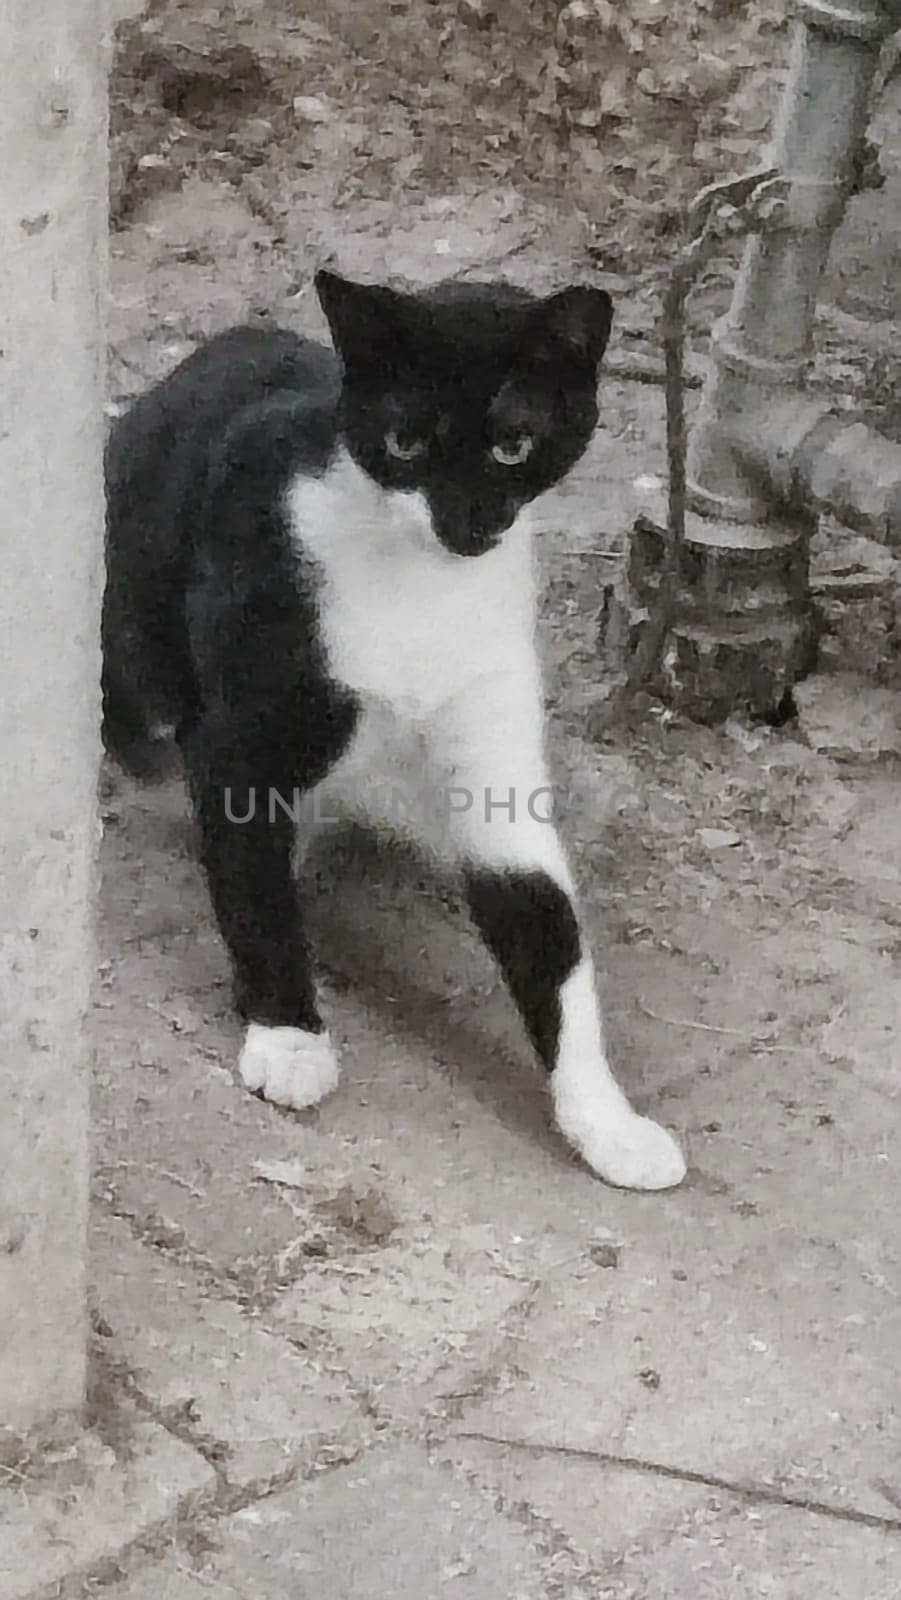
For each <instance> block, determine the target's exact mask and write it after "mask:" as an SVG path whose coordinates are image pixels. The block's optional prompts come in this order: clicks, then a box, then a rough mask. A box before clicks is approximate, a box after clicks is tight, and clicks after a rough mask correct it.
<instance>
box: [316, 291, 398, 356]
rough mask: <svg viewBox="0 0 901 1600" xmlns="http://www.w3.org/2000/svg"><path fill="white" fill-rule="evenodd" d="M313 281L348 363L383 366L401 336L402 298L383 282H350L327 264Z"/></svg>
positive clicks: (342, 354) (336, 345)
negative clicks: (331, 269) (327, 267)
mask: <svg viewBox="0 0 901 1600" xmlns="http://www.w3.org/2000/svg"><path fill="white" fill-rule="evenodd" d="M313 282H314V284H315V286H316V293H317V295H318V296H319V304H320V305H321V307H322V309H323V311H324V312H325V315H326V317H327V318H328V325H329V328H330V329H331V333H332V339H333V340H334V343H335V348H336V349H337V351H338V353H339V355H340V356H341V358H342V360H343V362H344V364H345V366H346V367H353V368H355V369H357V370H359V369H360V368H363V367H368V366H382V365H384V362H385V360H386V357H387V356H388V355H389V354H390V353H391V352H392V351H393V352H395V353H396V350H397V346H398V343H399V342H400V341H401V339H402V335H403V317H402V304H403V302H402V297H401V296H400V295H399V294H396V293H395V291H394V290H393V289H388V288H385V287H383V286H382V285H381V284H368V283H351V282H350V281H349V279H347V278H342V277H340V276H339V274H338V273H337V272H329V271H327V270H326V268H324V267H323V268H321V269H320V270H319V271H318V272H317V273H316V276H315V278H314V280H313Z"/></svg>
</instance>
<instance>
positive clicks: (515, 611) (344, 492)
mask: <svg viewBox="0 0 901 1600" xmlns="http://www.w3.org/2000/svg"><path fill="white" fill-rule="evenodd" d="M289 510H290V518H291V529H292V537H293V538H294V540H295V541H296V544H297V546H298V548H300V549H301V550H302V551H303V552H304V554H305V555H306V556H307V557H308V558H311V559H312V560H313V562H314V563H315V566H316V570H317V576H318V609H319V627H320V631H321V637H322V640H323V644H324V647H325V651H326V659H327V664H328V670H329V673H330V675H331V676H332V677H333V678H335V679H336V680H337V681H339V682H341V683H343V684H345V685H346V686H347V687H348V688H350V689H351V690H353V692H354V693H355V694H356V696H357V697H358V699H359V701H360V705H361V710H362V715H361V717H360V721H359V725H358V729H357V733H356V736H355V738H354V741H353V743H352V745H351V748H350V749H349V750H348V751H347V752H346V754H345V756H344V758H343V759H342V761H341V762H340V764H339V766H338V767H337V768H335V769H334V770H333V771H332V773H330V774H329V776H328V778H327V780H326V782H325V783H324V784H323V786H322V787H321V790H320V791H319V799H320V801H324V802H325V805H324V807H323V814H325V812H326V811H327V812H329V813H331V812H332V811H334V812H335V813H337V814H345V813H350V814H353V815H360V814H362V815H364V816H366V817H367V818H368V819H369V820H371V821H374V822H376V823H382V824H384V825H386V826H389V827H396V825H397V820H398V816H406V815H407V813H408V812H409V815H410V818H411V819H416V818H418V825H416V826H414V827H413V830H412V831H414V832H416V834H417V835H418V836H419V837H420V839H422V840H423V842H430V843H436V844H437V842H438V841H437V840H436V839H435V838H434V831H435V830H434V829H433V828H432V827H426V828H424V827H423V816H422V805H421V803H420V796H421V793H422V790H423V788H426V789H428V788H429V786H430V785H433V784H434V783H439V784H440V783H441V782H442V781H446V773H447V771H448V770H449V769H450V768H451V767H452V766H453V760H452V758H450V757H449V756H448V751H447V747H446V741H447V739H448V738H449V737H450V735H449V732H448V730H449V729H451V728H453V729H454V730H455V734H454V736H455V738H457V739H459V730H460V728H461V725H462V726H463V727H464V728H465V730H466V733H465V742H466V744H467V745H469V746H472V745H473V744H475V745H480V744H481V743H482V741H485V743H486V744H487V745H489V746H490V745H492V744H494V745H496V744H497V742H498V741H500V742H501V743H503V740H504V738H505V737H506V738H509V739H510V740H512V741H514V742H519V740H520V738H521V735H522V734H523V732H524V731H525V732H526V733H527V739H526V742H527V743H529V744H532V743H533V741H534V740H535V739H536V738H537V740H538V741H539V742H540V732H539V730H538V729H537V728H536V727H535V724H536V722H540V720H541V695H540V678H539V670H538V665H537V658H536V653H535V640H534V625H535V586H534V577H533V563H532V542H531V533H530V528H529V525H528V520H527V518H526V517H525V516H522V517H521V518H519V519H518V520H517V523H516V524H514V525H513V526H512V527H511V528H510V529H508V531H507V533H506V534H505V535H504V537H503V539H502V540H501V542H500V544H499V545H497V546H496V547H495V548H494V549H493V550H490V551H488V552H486V554H484V555H481V556H475V557H468V558H467V557H460V556H455V555H452V554H451V553H450V552H448V551H446V550H444V549H443V547H442V546H441V545H440V544H439V542H438V540H437V539H436V537H435V534H434V532H433V529H432V525H431V518H430V515H429V511H428V506H427V503H426V501H425V499H424V497H423V496H422V495H420V494H418V493H414V494H399V493H393V492H390V491H386V490H382V489H380V488H379V486H378V485H377V484H375V483H373V482H372V480H371V479H370V478H369V477H367V475H366V474H365V473H364V472H363V471H362V470H361V469H360V468H359V467H357V466H356V464H355V463H354V462H353V461H352V460H351V459H350V458H349V457H348V456H347V455H346V454H344V455H342V456H341V457H339V459H338V460H337V462H336V463H335V465H334V466H333V467H332V468H331V470H330V471H329V472H328V474H326V475H325V476H324V477H322V478H318V479H298V480H297V481H296V482H295V483H294V485H293V486H292V488H291V491H290V495H289ZM499 689H500V698H501V699H502V701H503V702H504V704H505V705H506V706H508V707H509V706H513V707H514V708H516V709H515V711H514V714H513V715H510V716H504V717H500V718H499V717H496V716H494V715H493V714H492V711H491V705H492V703H496V702H497V700H498V695H499ZM519 708H522V715H521V716H520V715H519V714H517V713H518V710H519ZM498 722H500V723H501V726H498ZM523 724H528V728H527V729H524V728H523ZM504 765H505V770H506V768H508V767H509V766H510V765H511V763H510V762H507V763H505V764H504ZM411 797H412V798H411ZM400 831H402V832H405V833H407V832H409V831H411V829H410V827H408V826H404V825H402V826H401V827H400ZM439 832H440V829H439Z"/></svg>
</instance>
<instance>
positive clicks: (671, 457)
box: [625, 167, 790, 693]
mask: <svg viewBox="0 0 901 1600" xmlns="http://www.w3.org/2000/svg"><path fill="white" fill-rule="evenodd" d="M789 187H790V186H789V184H788V181H787V180H786V179H785V178H783V177H782V175H781V174H780V172H779V170H778V168H776V167H761V168H759V169H757V170H756V171H753V172H748V173H745V175H744V176H743V177H740V178H730V179H726V180H725V181H720V182H718V183H709V184H706V185H705V187H704V188H703V189H701V190H700V191H699V192H698V194H697V195H696V196H695V198H694V200H693V201H692V202H691V204H690V206H689V208H688V213H687V217H686V239H685V242H684V244H683V245H682V247H681V249H680V251H679V254H678V256H677V257H676V263H675V266H674V268H673V272H672V276H671V278H670V281H669V284H668V286H667V290H666V294H665V295H664V300H663V348H664V355H665V361H666V451H667V472H668V491H669V492H668V518H667V533H668V535H669V537H668V540H667V550H666V560H665V562H664V568H663V572H662V575H661V580H660V586H659V588H658V591H657V595H656V607H655V615H654V616H652V617H649V618H648V621H647V625H646V627H645V628H644V630H643V632H642V636H641V640H640V643H639V645H638V648H637V649H636V651H635V654H634V656H633V658H632V661H631V663H630V666H629V670H628V674H627V680H626V685H625V689H626V693H634V692H635V691H636V690H638V689H640V688H641V686H642V685H643V684H645V683H647V682H649V681H650V680H651V679H652V678H653V677H654V676H655V674H656V672H657V669H658V667H659V665H660V659H661V655H662V651H663V647H664V643H665V640H666V635H667V632H668V630H669V627H670V624H671V621H672V617H673V611H674V606H675V599H676V584H677V579H678V571H679V561H680V556H681V551H682V547H683V544H684V542H685V506H686V470H685V466H686V454H687V443H688V441H687V432H686V424H685V370H684V369H685V305H686V302H687V300H688V296H689V294H690V293H691V290H692V287H693V285H694V283H695V281H696V280H697V277H698V274H699V273H700V272H701V270H702V268H703V267H704V265H705V264H706V262H707V261H708V260H709V259H710V257H711V256H712V255H713V254H714V253H715V252H716V250H717V248H718V247H719V246H720V245H722V244H723V243H724V242H725V240H727V239H733V238H737V237H741V236H743V235H744V234H747V233H752V232H756V231H759V230H760V229H761V228H764V227H766V226H767V225H768V223H769V221H770V220H771V219H773V217H774V215H775V214H776V210H777V208H778V207H780V206H782V205H784V204H785V202H786V198H787V191H788V189H789Z"/></svg>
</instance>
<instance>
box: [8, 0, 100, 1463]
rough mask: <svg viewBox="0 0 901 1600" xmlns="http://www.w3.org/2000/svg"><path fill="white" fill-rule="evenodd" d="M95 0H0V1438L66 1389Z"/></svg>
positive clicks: (80, 1069)
mask: <svg viewBox="0 0 901 1600" xmlns="http://www.w3.org/2000/svg"><path fill="white" fill-rule="evenodd" d="M104 29H105V6H104V5H103V3H102V0H40V4H37V3H36V0H0V63H2V67H3V74H2V76H3V93H2V95H0V150H2V151H3V159H2V162H0V1445H2V1442H3V1438H4V1433H5V1431H6V1430H12V1431H13V1432H21V1431H25V1430H26V1429H28V1428H30V1427H33V1426H34V1425H36V1424H39V1423H40V1424H44V1423H48V1422H50V1421H51V1420H52V1419H53V1418H54V1417H56V1416H58V1415H59V1414H61V1413H67V1412H72V1411H73V1410H75V1409H77V1408H78V1407H79V1405H80V1404H81V1402H82V1399H83V1396H84V1386H85V1331H86V1329H85V1232H86V1228H85V1224H86V1214H87V1194H88V1076H89V1074H88V1045H87V1040H86V1031H85V1013H86V1008H87V1002H88V990H89V981H90V977H91V972H92V968H93V965H94V958H93V945H92V928H91V920H92V919H91V902H92V888H93V863H94V855H95V847H96V840H97V814H96V779H97V767H98V760H99V707H100V691H99V610H100V598H101V580H102V567H103V553H102V552H103V482H102V443H103V396H104V387H105V382H104V365H105V361H104V338H103V331H102V330H103V302H104V298H105V287H106V277H105V264H106V210H107V196H106V188H107V183H106V169H107V133H106V103H107V96H106V47H105V43H104Z"/></svg>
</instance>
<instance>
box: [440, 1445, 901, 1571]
mask: <svg viewBox="0 0 901 1600" xmlns="http://www.w3.org/2000/svg"><path fill="white" fill-rule="evenodd" d="M441 1454H442V1455H446V1456H447V1457H449V1458H450V1459H451V1460H453V1461H454V1462H455V1463H456V1464H457V1466H458V1467H459V1468H460V1470H462V1471H464V1472H466V1473H467V1474H468V1475H469V1476H470V1477H472V1478H474V1479H475V1480H477V1481H478V1482H479V1483H480V1484H482V1485H483V1486H484V1487H485V1488H487V1489H489V1490H491V1491H492V1492H494V1493H497V1494H498V1495H500V1496H501V1497H502V1498H503V1501H504V1503H505V1504H519V1505H522V1506H525V1507H527V1508H528V1511H529V1513H533V1514H535V1515H537V1516H538V1517H541V1518H545V1519H547V1520H548V1522H549V1523H550V1524H551V1525H552V1526H553V1527H554V1528H556V1529H559V1530H560V1532H561V1534H562V1536H563V1537H565V1538H567V1539H568V1540H569V1541H570V1542H571V1543H572V1544H573V1545H574V1546H576V1547H577V1548H578V1550H579V1552H580V1553H581V1554H583V1555H584V1556H585V1558H586V1560H587V1562H588V1563H589V1565H590V1570H591V1572H592V1574H593V1576H594V1577H595V1579H596V1580H597V1582H598V1585H599V1587H600V1592H601V1593H602V1594H603V1595H604V1596H605V1597H609V1600H677V1597H678V1600H682V1597H683V1596H689V1595H690V1596H692V1597H694V1600H725V1597H728V1600H763V1597H772V1600H848V1597H849V1596H854V1597H857V1596H861V1597H863V1596H865V1597H866V1600H897V1596H898V1594H899V1592H901V1529H883V1528H874V1527H866V1526H861V1525H855V1524H853V1523H848V1522H845V1521H842V1520H838V1519H834V1518H831V1517H822V1516H816V1515H812V1514H810V1513H809V1512H807V1511H802V1510H797V1509H795V1508H791V1507H786V1506H777V1505H766V1504H759V1503H754V1502H752V1501H748V1500H745V1499H742V1498H740V1497H736V1496H733V1495H729V1494H727V1493H724V1492H723V1491H721V1490H715V1489H712V1488H710V1487H707V1486H704V1485H699V1484H688V1483H679V1482H676V1481H675V1480H673V1479H667V1478H660V1477H657V1476H651V1475H650V1474H643V1473H639V1472H635V1471H634V1470H628V1469H623V1468H620V1467H615V1466H609V1465H606V1464H604V1463H603V1462H600V1461H590V1460H585V1459H581V1460H580V1459H577V1458H572V1457H571V1458H566V1457H564V1456H561V1455H559V1454H550V1453H547V1454H543V1453H541V1452H539V1453H533V1452H531V1451H525V1450H511V1449H505V1448H502V1447H498V1446H494V1445H486V1444H482V1443H480V1442H479V1441H476V1440H455V1441H450V1442H449V1443H448V1445H447V1447H446V1449H445V1450H442V1452H441ZM889 1511H890V1512H891V1508H889ZM898 1520H899V1521H901V1518H899V1519H898Z"/></svg>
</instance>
